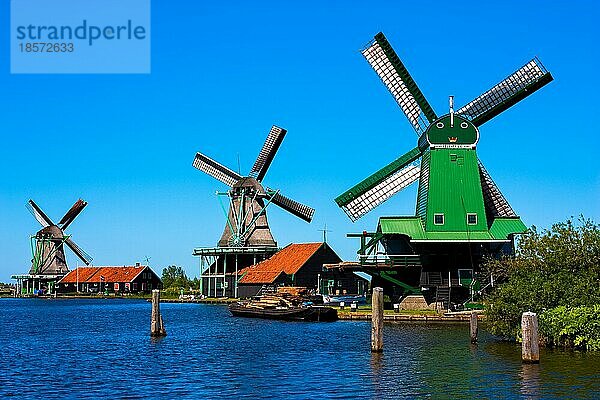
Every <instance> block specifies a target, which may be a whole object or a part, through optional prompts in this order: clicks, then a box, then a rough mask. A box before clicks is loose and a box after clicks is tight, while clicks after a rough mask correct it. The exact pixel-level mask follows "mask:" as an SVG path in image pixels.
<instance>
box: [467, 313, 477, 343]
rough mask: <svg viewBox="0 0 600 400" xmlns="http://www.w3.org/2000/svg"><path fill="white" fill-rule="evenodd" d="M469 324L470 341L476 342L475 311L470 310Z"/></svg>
mask: <svg viewBox="0 0 600 400" xmlns="http://www.w3.org/2000/svg"><path fill="white" fill-rule="evenodd" d="M469 326H470V332H471V343H477V331H478V328H477V313H476V312H475V311H473V312H471V318H470V319H469Z"/></svg>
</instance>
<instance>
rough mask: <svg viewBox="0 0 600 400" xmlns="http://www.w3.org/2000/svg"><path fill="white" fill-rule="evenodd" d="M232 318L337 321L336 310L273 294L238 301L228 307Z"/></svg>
mask: <svg viewBox="0 0 600 400" xmlns="http://www.w3.org/2000/svg"><path fill="white" fill-rule="evenodd" d="M229 311H230V312H231V314H232V315H233V316H234V317H247V318H264V319H276V320H284V321H310V322H331V321H337V319H338V315H337V310H335V309H334V308H331V307H326V306H320V305H319V306H317V305H314V304H312V303H311V302H306V301H304V299H302V298H301V297H298V296H290V295H289V294H287V293H274V294H268V295H263V296H258V297H255V298H253V299H251V300H246V301H239V302H237V303H232V304H230V305H229Z"/></svg>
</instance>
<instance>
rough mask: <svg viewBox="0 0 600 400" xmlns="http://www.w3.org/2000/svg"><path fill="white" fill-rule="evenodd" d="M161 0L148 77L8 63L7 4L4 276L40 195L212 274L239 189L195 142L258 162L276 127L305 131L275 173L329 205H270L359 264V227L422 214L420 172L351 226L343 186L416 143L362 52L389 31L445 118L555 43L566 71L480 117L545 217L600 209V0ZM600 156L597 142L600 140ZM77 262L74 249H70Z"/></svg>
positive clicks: (141, 251)
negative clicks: (295, 212)
mask: <svg viewBox="0 0 600 400" xmlns="http://www.w3.org/2000/svg"><path fill="white" fill-rule="evenodd" d="M496 3H497V4H494V5H493V4H491V2H482V1H472V2H461V1H454V2H448V1H444V2H441V1H440V2H433V1H432V2H416V1H412V2H407V1H403V2H399V1H395V2H391V1H390V2H386V1H383V2H377V3H373V2H361V3H359V2H350V1H337V2H322V1H319V2H310V1H303V2H296V4H295V5H294V4H292V3H291V2H282V1H274V2H241V1H240V2H201V1H181V0H180V1H168V2H167V1H158V0H155V1H153V3H152V34H151V35H152V73H151V74H149V75H11V74H10V60H9V57H8V54H9V29H8V26H9V21H10V14H9V2H8V1H3V2H2V5H1V6H0V24H1V26H2V29H0V54H2V55H3V56H2V57H0V110H1V111H0V112H1V116H2V118H1V119H0V135H1V136H0V137H1V138H2V143H1V145H0V219H1V221H2V226H3V227H2V229H1V230H0V254H2V258H1V260H0V281H8V280H9V277H10V274H11V273H19V272H27V271H28V269H29V267H30V262H29V260H30V259H31V249H30V244H29V236H30V235H31V234H34V233H35V232H36V231H37V230H38V228H39V225H38V223H37V222H36V221H35V220H34V219H33V217H32V216H31V215H30V214H29V212H28V211H27V210H26V208H25V203H26V201H27V200H28V199H29V198H33V199H34V200H35V201H36V202H37V203H38V204H39V205H40V206H41V207H42V209H44V210H45V211H46V213H47V214H49V216H50V217H51V218H53V219H55V220H58V219H60V217H62V215H63V213H64V212H65V211H66V210H67V209H68V208H69V207H70V206H71V205H72V204H73V202H74V201H75V200H77V199H78V198H79V197H81V198H83V199H85V200H87V201H88V202H89V205H88V207H87V208H86V209H85V210H84V212H83V213H82V214H81V215H80V216H79V217H78V219H77V220H76V221H75V222H74V223H73V225H72V226H71V227H70V228H69V232H68V233H71V234H72V235H73V239H74V240H75V242H77V243H78V244H79V245H80V246H81V247H82V248H83V249H85V250H86V251H87V252H88V253H90V254H91V255H92V256H93V257H94V263H95V264H96V265H124V264H131V263H134V262H136V261H143V259H144V258H145V257H151V260H150V264H151V266H152V267H153V268H155V270H157V271H158V272H160V270H161V269H162V268H163V267H165V266H166V265H169V264H173V263H174V264H177V265H182V266H183V267H184V268H185V269H186V270H187V271H188V272H189V274H190V275H195V274H197V273H198V262H197V260H196V259H195V258H194V257H192V255H191V253H192V249H193V248H194V247H198V246H212V245H215V244H216V242H217V240H218V239H219V237H220V235H221V232H222V230H223V227H224V218H223V215H222V212H221V209H220V206H219V203H218V200H217V198H216V196H215V191H216V190H224V189H225V187H224V185H222V184H220V183H219V182H217V181H215V180H214V179H212V178H210V177H209V176H207V175H204V174H203V173H201V172H200V171H198V170H196V169H194V168H192V166H191V163H192V160H193V158H194V154H195V152H196V151H202V152H203V153H205V154H207V155H209V156H211V157H213V158H214V159H216V160H218V161H220V162H222V163H224V164H225V165H228V166H229V167H231V168H232V169H237V160H238V156H239V159H240V163H241V170H242V172H243V173H246V172H248V171H249V169H250V168H251V166H252V164H253V162H254V160H255V158H256V155H257V154H258V151H259V150H260V148H261V146H262V143H263V141H264V139H265V137H266V135H267V133H268V131H269V128H270V127H271V125H272V124H277V125H280V126H282V127H285V128H286V129H288V134H287V136H286V138H285V140H284V142H283V145H282V147H281V149H280V150H279V152H278V154H277V156H276V158H275V160H274V162H273V164H272V166H271V168H270V170H269V172H268V174H267V176H266V178H265V180H264V182H265V183H266V184H268V185H269V186H270V187H273V188H279V189H281V191H282V193H283V194H285V195H287V196H290V197H292V198H294V199H296V200H298V201H300V202H303V203H306V204H309V205H311V206H312V207H314V208H315V209H316V214H315V218H314V220H313V222H312V223H311V224H307V223H305V222H303V221H301V220H299V219H298V218H296V217H294V216H292V215H290V214H288V213H286V212H284V211H282V210H280V209H278V208H276V207H273V208H271V209H270V210H269V213H268V214H269V220H270V224H271V227H272V230H273V233H274V235H275V236H276V239H277V241H278V242H279V244H280V245H286V244H288V243H290V242H307V241H319V240H321V237H322V233H321V232H320V231H319V229H322V228H323V226H324V224H327V227H328V229H329V230H331V231H332V232H330V233H329V240H328V241H329V242H330V244H331V245H332V246H333V248H334V249H335V250H336V251H337V252H338V253H339V254H340V255H341V256H342V257H343V258H344V259H347V260H352V259H354V258H355V251H356V248H357V243H356V241H355V240H354V239H348V238H346V237H345V235H346V233H348V232H360V231H363V230H373V229H374V228H375V226H376V223H377V218H378V217H379V216H383V215H410V214H414V206H415V195H416V185H413V186H412V187H411V188H409V189H407V190H405V191H404V192H402V193H400V194H398V195H396V196H395V197H394V198H393V199H391V200H390V201H388V202H387V203H385V204H384V205H383V206H380V207H378V208H377V209H375V210H374V211H373V212H371V213H370V214H368V215H367V216H365V217H363V218H362V219H361V220H359V221H358V222H357V223H354V224H353V223H351V222H350V221H349V219H348V218H347V217H346V215H345V214H344V213H343V212H342V211H341V210H340V209H339V208H338V207H337V205H336V204H335V203H334V201H333V199H334V198H335V197H336V196H337V195H339V194H340V193H342V192H343V191H345V190H346V189H348V188H349V187H350V186H352V185H353V184H355V183H357V182H358V181H360V180H362V179H363V178H365V177H366V176H368V175H369V174H371V173H372V172H374V171H376V170H377V169H378V168H380V167H382V166H384V165H386V164H387V163H389V162H390V161H392V160H393V159H395V158H396V157H398V156H399V155H401V154H403V153H405V152H406V151H408V150H410V149H412V148H413V147H414V146H415V144H416V136H415V134H414V133H413V130H412V128H411V126H410V125H409V123H408V122H407V120H406V118H405V117H404V115H403V114H402V112H401V111H400V109H399V108H398V106H397V105H396V103H395V102H394V100H393V98H392V97H391V95H390V94H389V93H388V92H387V90H386V89H385V87H384V86H383V84H381V82H380V81H379V79H378V77H377V76H376V74H375V73H374V72H373V71H372V70H371V68H370V67H369V65H368V64H367V62H366V61H365V60H364V59H363V58H362V56H361V55H360V53H359V49H360V48H361V47H362V46H363V45H364V44H365V43H366V42H368V41H369V40H370V39H371V38H372V37H373V35H374V34H376V33H377V32H379V31H383V32H384V33H385V34H386V36H387V37H388V39H389V41H390V42H391V43H392V45H393V47H394V48H395V50H396V52H397V53H398V54H399V56H400V58H401V59H402V60H403V61H404V63H405V65H406V66H407V68H408V69H409V71H410V72H411V74H412V75H413V77H414V79H415V80H416V82H417V83H418V85H419V86H420V88H421V90H422V91H423V93H424V94H425V96H426V97H427V99H428V100H429V102H430V103H431V104H432V106H433V107H434V109H435V110H436V111H437V113H438V114H443V113H445V112H446V110H447V102H448V95H451V94H452V95H454V96H455V101H456V105H457V106H461V105H463V104H465V103H467V102H468V101H470V100H471V99H472V98H474V97H476V96H477V95H479V94H480V93H481V92H483V91H485V90H487V89H488V88H489V87H491V86H492V85H494V84H495V83H497V82H498V81H499V80H501V79H503V78H504V77H505V76H507V75H508V74H510V73H512V72H513V71H514V70H516V69H517V68H518V67H520V66H522V65H523V64H524V63H525V62H527V61H528V60H529V59H531V58H532V57H533V56H536V55H537V56H539V57H540V59H541V60H542V62H543V63H544V65H545V66H546V68H547V69H548V70H549V71H551V72H552V74H553V75H554V77H555V81H554V82H552V83H550V84H549V85H548V86H546V87H544V88H543V89H542V90H540V91H539V92H537V93H535V94H534V95H532V96H531V97H529V98H527V99H525V100H524V101H522V102H521V103H519V104H517V105H516V106H514V107H513V108H511V109H510V110H508V111H506V112H504V113H503V114H501V115H500V116H498V117H496V118H495V119H493V120H492V121H490V122H488V123H486V124H485V125H483V126H482V127H481V140H480V142H479V146H478V154H479V156H480V158H481V159H482V160H483V162H484V163H485V165H486V167H487V169H488V171H489V172H490V174H491V175H492V177H493V178H494V179H495V181H496V183H497V184H498V186H499V187H500V189H501V190H502V191H503V193H504V194H505V196H506V197H507V199H508V200H509V202H510V203H511V205H512V206H513V208H514V209H515V211H516V212H517V213H518V214H519V215H520V216H521V217H522V219H523V221H524V222H525V223H526V224H527V225H528V226H529V225H536V226H539V227H548V226H549V225H550V224H551V223H553V222H556V221H561V220H564V219H565V218H567V217H569V216H572V215H575V216H576V215H578V214H581V213H583V214H584V215H585V216H587V217H591V218H593V219H595V220H596V222H598V221H599V220H600V218H599V217H600V206H599V204H600V173H599V169H600V168H599V161H598V155H597V154H596V152H597V149H596V146H597V145H598V144H599V137H600V128H599V126H600V125H599V124H598V123H596V122H595V118H596V117H597V115H598V105H599V103H600V102H599V89H600V84H599V83H600V74H599V73H598V71H600V54H599V53H600V51H599V50H600V45H599V44H598V39H599V38H600V28H599V26H600V24H599V17H600V12H599V5H598V2H596V1H575V2H574V1H568V2H567V1H564V2H559V1H528V2H523V1H502V2H496ZM595 154H596V155H595ZM67 257H68V259H69V262H70V266H71V267H74V266H75V265H76V264H77V261H78V260H77V259H76V258H75V256H74V255H73V254H72V253H68V255H67Z"/></svg>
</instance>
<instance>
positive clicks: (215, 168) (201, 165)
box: [192, 153, 242, 186]
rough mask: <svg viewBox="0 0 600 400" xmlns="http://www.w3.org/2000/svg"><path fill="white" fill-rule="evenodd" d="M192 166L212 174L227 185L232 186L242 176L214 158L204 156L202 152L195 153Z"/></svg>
mask: <svg viewBox="0 0 600 400" xmlns="http://www.w3.org/2000/svg"><path fill="white" fill-rule="evenodd" d="M192 165H193V166H194V168H197V169H199V170H200V171H202V172H204V173H206V174H208V175H210V176H212V177H213V178H215V179H216V180H219V181H221V182H223V183H224V184H226V185H228V186H233V185H235V183H236V182H237V181H239V180H240V179H242V177H241V176H240V175H239V174H237V173H235V172H233V171H232V170H230V169H229V168H227V167H225V166H223V165H221V164H219V163H218V162H216V161H215V160H213V159H211V158H209V157H207V156H205V155H204V154H202V153H196V157H195V158H194V162H193V163H192Z"/></svg>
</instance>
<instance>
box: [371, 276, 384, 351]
mask: <svg viewBox="0 0 600 400" xmlns="http://www.w3.org/2000/svg"><path fill="white" fill-rule="evenodd" d="M382 351H383V289H382V288H380V287H375V288H373V297H372V302H371V352H373V353H379V352H382Z"/></svg>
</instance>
